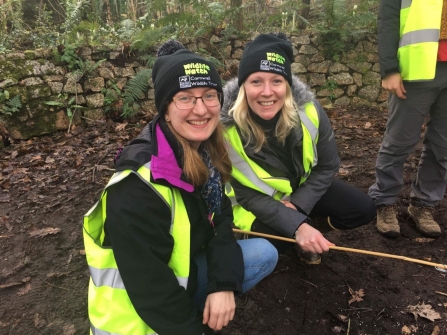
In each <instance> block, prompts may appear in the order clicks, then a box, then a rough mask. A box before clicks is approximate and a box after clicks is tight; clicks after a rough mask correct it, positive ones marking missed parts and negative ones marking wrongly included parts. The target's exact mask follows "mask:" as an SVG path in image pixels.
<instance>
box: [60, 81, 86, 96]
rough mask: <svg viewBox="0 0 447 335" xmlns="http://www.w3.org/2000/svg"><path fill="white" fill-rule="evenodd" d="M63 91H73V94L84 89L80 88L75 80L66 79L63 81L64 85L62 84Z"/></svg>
mask: <svg viewBox="0 0 447 335" xmlns="http://www.w3.org/2000/svg"><path fill="white" fill-rule="evenodd" d="M63 91H64V92H65V93H73V94H76V93H83V92H84V91H83V90H82V86H81V84H79V83H77V82H75V81H72V80H68V81H67V82H66V83H65V86H64V89H63Z"/></svg>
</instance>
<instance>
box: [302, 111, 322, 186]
mask: <svg viewBox="0 0 447 335" xmlns="http://www.w3.org/2000/svg"><path fill="white" fill-rule="evenodd" d="M317 113H318V112H317ZM298 114H299V116H300V119H301V122H302V123H303V124H304V126H305V127H306V128H307V130H308V131H309V133H310V137H311V139H312V148H313V151H314V159H313V162H312V166H315V165H317V163H318V154H317V143H316V139H317V136H318V128H317V127H315V125H314V124H313V123H312V121H311V120H310V119H309V117H308V116H307V114H306V112H305V111H302V110H300V111H298ZM303 145H304V144H303ZM309 174H310V170H309V172H308V173H307V174H306V176H305V177H306V178H307V177H308V176H309Z"/></svg>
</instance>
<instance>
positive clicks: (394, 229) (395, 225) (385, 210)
mask: <svg viewBox="0 0 447 335" xmlns="http://www.w3.org/2000/svg"><path fill="white" fill-rule="evenodd" d="M377 230H378V231H379V233H381V234H382V235H385V236H399V235H400V227H399V222H398V221H397V217H396V211H395V210H394V206H392V205H391V206H380V207H377Z"/></svg>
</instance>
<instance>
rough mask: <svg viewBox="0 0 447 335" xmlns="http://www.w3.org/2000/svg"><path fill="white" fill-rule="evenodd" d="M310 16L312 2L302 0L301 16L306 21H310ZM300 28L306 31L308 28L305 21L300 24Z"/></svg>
mask: <svg viewBox="0 0 447 335" xmlns="http://www.w3.org/2000/svg"><path fill="white" fill-rule="evenodd" d="M309 14H310V0H302V1H301V12H300V15H301V17H303V18H304V19H306V20H309ZM298 28H300V29H304V28H306V23H305V22H304V21H303V20H300V22H299V23H298Z"/></svg>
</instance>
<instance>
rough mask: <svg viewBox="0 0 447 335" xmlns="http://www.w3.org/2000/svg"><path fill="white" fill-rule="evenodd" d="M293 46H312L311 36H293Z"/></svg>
mask: <svg viewBox="0 0 447 335" xmlns="http://www.w3.org/2000/svg"><path fill="white" fill-rule="evenodd" d="M290 39H291V41H292V44H293V45H296V46H301V45H303V44H310V36H309V34H301V35H299V36H292V37H291V38H290Z"/></svg>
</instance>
